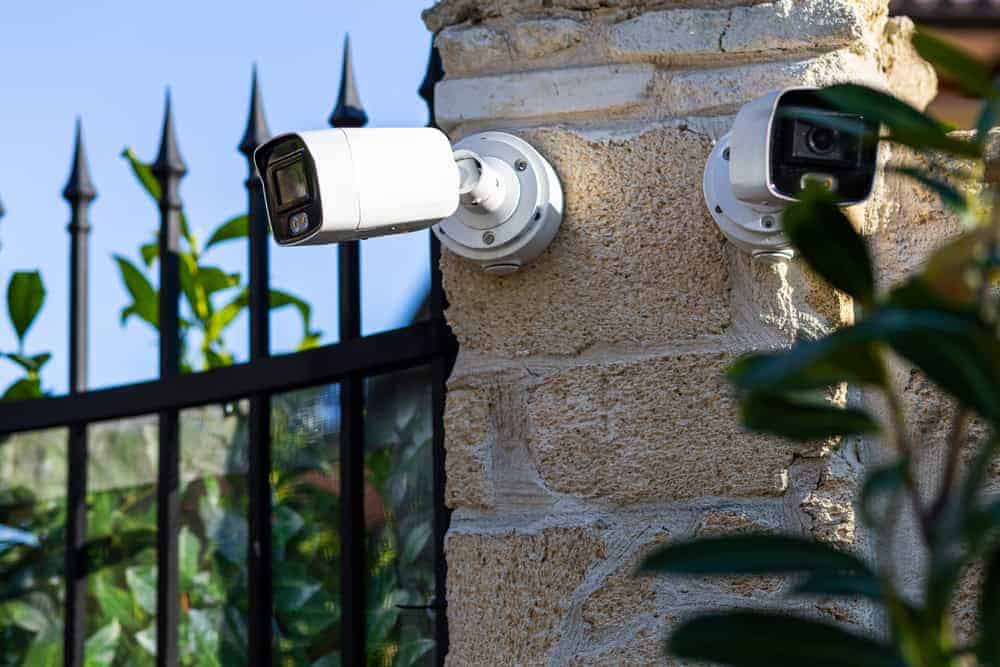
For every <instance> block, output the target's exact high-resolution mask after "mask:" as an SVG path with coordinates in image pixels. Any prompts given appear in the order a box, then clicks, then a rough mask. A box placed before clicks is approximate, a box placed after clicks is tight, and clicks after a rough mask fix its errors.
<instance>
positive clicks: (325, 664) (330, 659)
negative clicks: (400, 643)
mask: <svg viewBox="0 0 1000 667" xmlns="http://www.w3.org/2000/svg"><path fill="white" fill-rule="evenodd" d="M400 653H402V648H400ZM397 664H398V660H397ZM310 667H340V652H339V651H334V652H333V653H327V654H326V655H324V656H323V657H322V658H320V659H319V660H317V661H316V662H314V663H313V664H312V665H311V666H310ZM400 667H402V666H400Z"/></svg>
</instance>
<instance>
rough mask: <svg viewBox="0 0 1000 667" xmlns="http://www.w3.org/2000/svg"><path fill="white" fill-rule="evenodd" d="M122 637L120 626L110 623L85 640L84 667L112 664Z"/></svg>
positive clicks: (101, 666)
mask: <svg viewBox="0 0 1000 667" xmlns="http://www.w3.org/2000/svg"><path fill="white" fill-rule="evenodd" d="M121 636H122V626H121V625H119V624H118V621H117V620H115V621H111V623H109V624H108V625H106V626H104V627H103V628H101V629H100V630H98V631H97V632H95V633H94V634H93V635H91V636H90V637H89V638H88V639H87V643H86V645H85V647H84V655H86V661H85V662H84V665H85V667H104V666H105V665H110V664H111V663H112V662H114V659H115V651H116V650H117V649H118V642H119V640H120V639H121Z"/></svg>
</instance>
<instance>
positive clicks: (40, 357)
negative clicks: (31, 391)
mask: <svg viewBox="0 0 1000 667" xmlns="http://www.w3.org/2000/svg"><path fill="white" fill-rule="evenodd" d="M0 356H5V357H7V358H8V359H10V360H11V361H13V362H14V363H15V364H17V365H18V366H20V367H21V368H23V369H24V370H26V371H27V372H29V373H37V372H38V371H40V370H41V369H42V366H44V365H45V364H47V363H49V360H50V359H51V358H52V354H51V353H49V352H44V353H42V354H36V355H34V356H31V357H28V356H25V355H23V354H5V355H0Z"/></svg>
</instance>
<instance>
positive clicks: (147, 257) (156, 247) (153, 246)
mask: <svg viewBox="0 0 1000 667" xmlns="http://www.w3.org/2000/svg"><path fill="white" fill-rule="evenodd" d="M139 254H140V255H142V262H143V264H145V265H146V268H147V269H148V268H149V267H151V266H153V260H154V259H156V258H157V257H159V256H160V244H159V242H157V241H150V242H149V243H143V244H142V245H141V246H139Z"/></svg>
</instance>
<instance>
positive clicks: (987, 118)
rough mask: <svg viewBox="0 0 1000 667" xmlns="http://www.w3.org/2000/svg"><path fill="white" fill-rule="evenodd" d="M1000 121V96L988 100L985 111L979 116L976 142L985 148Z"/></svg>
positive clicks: (984, 106)
mask: <svg viewBox="0 0 1000 667" xmlns="http://www.w3.org/2000/svg"><path fill="white" fill-rule="evenodd" d="M997 121H1000V95H995V96H994V97H993V99H990V100H986V103H985V104H983V110H982V111H981V112H980V114H979V120H978V121H977V122H976V142H977V143H979V144H981V145H983V146H985V145H986V140H987V139H989V136H990V130H992V129H993V128H994V127H996V126H997V124H998V122H997Z"/></svg>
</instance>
